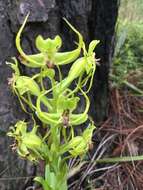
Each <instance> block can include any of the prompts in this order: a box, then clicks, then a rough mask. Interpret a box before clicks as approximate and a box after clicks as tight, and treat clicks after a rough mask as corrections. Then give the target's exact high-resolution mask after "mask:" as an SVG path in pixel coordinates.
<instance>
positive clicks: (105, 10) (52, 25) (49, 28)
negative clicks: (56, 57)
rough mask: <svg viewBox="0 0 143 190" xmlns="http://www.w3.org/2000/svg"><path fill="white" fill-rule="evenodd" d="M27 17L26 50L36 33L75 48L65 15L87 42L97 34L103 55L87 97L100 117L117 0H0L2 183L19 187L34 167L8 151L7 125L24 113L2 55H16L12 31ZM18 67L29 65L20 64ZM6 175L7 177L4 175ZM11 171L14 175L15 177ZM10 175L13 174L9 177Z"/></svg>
mask: <svg viewBox="0 0 143 190" xmlns="http://www.w3.org/2000/svg"><path fill="white" fill-rule="evenodd" d="M28 11H30V12H31V14H30V18H29V20H28V23H27V26H26V28H25V30H24V33H23V37H22V41H23V45H22V46H23V48H24V49H25V51H26V52H27V53H33V52H36V48H35V45H34V39H35V37H36V36H37V35H38V34H42V35H43V36H45V37H47V36H49V37H54V36H55V35H56V34H59V35H60V36H61V37H62V39H63V50H65V49H66V50H69V49H72V48H73V45H74V43H73V41H76V38H75V36H74V34H73V33H71V32H70V30H69V28H68V27H67V25H66V24H65V22H64V21H63V19H62V17H66V18H67V19H68V20H69V21H70V22H71V23H72V24H73V25H74V26H75V27H76V28H77V29H78V30H79V31H80V32H81V33H82V35H83V36H84V39H85V41H86V43H87V44H88V43H89V42H90V41H91V40H93V39H98V40H100V44H99V45H98V47H97V48H96V58H101V60H100V66H97V71H96V74H95V79H94V85H93V88H92V90H91V91H90V93H89V95H90V97H91V110H90V112H91V115H92V117H93V119H94V120H95V122H96V123H100V122H101V121H103V120H104V119H105V118H106V117H107V113H108V72H109V66H110V63H111V58H112V53H113V42H114V30H115V23H116V19H117V13H118V0H108V1H107V0H30V1H29V0H15V1H14V0H1V1H0V77H1V78H0V178H1V179H0V189H1V190H22V189H25V188H26V184H27V179H26V178H17V177H22V176H32V175H34V174H35V168H34V167H33V166H32V165H31V164H29V163H28V162H26V161H24V160H21V159H18V158H17V156H16V154H15V153H12V151H11V149H10V147H9V145H10V144H11V142H10V141H9V138H7V137H6V132H7V131H8V128H9V126H10V125H14V124H15V122H16V121H17V120H18V119H22V118H23V119H24V118H25V119H27V120H28V117H27V116H26V115H25V114H24V113H22V111H21V110H20V105H19V103H18V100H17V98H16V97H14V96H13V95H12V93H11V90H10V88H9V86H8V84H7V78H8V77H11V70H10V69H9V67H8V66H7V65H6V63H5V61H6V60H7V61H8V60H9V58H10V57H12V56H17V55H18V53H17V51H16V48H15V36H16V33H17V31H18V29H19V27H20V24H21V23H22V22H23V19H24V17H25V15H26V14H27V12H28ZM22 72H24V73H27V74H28V73H29V69H27V68H25V67H24V66H22ZM5 177H8V178H9V180H6V179H4V178H5ZM15 177H16V178H17V179H16V180H15ZM10 178H11V179H10Z"/></svg>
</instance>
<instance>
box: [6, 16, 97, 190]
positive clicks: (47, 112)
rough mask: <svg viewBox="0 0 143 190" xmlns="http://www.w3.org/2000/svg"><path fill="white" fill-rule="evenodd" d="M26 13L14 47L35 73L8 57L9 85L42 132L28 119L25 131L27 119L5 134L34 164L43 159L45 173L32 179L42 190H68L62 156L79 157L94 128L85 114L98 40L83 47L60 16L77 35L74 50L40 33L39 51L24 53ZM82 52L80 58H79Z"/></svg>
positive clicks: (86, 146)
mask: <svg viewBox="0 0 143 190" xmlns="http://www.w3.org/2000/svg"><path fill="white" fill-rule="evenodd" d="M28 16H29V14H28V15H27V16H26V18H25V20H24V22H23V24H22V26H21V28H20V30H19V31H18V33H17V36H16V47H17V49H18V51H19V53H20V56H19V60H20V62H21V63H22V64H24V65H25V66H26V67H29V68H38V69H37V71H38V72H37V73H36V74H34V75H33V76H32V77H29V76H24V75H21V73H20V70H19V62H18V60H17V59H16V58H13V63H8V64H10V66H11V68H12V69H13V70H14V73H13V76H12V78H11V79H10V80H9V84H10V85H11V86H12V90H13V92H14V93H15V94H16V95H17V96H18V99H19V101H20V104H21V107H22V109H23V110H24V111H25V112H27V113H29V112H28V111H27V109H26V107H25V105H26V104H27V106H29V108H30V109H31V110H32V113H29V114H30V115H31V117H32V119H33V118H34V116H33V114H35V115H36V116H37V117H38V119H39V120H40V121H41V126H42V127H44V128H45V129H46V130H45V134H44V135H43V136H42V135H40V133H38V128H40V126H38V125H37V124H36V122H35V119H33V120H34V126H33V128H32V130H29V127H28V123H27V122H25V121H18V122H17V123H16V125H15V126H14V127H11V128H10V131H9V132H8V135H9V136H11V137H13V138H14V139H15V143H14V144H13V145H12V148H13V150H16V151H17V153H18V154H19V156H20V157H22V158H25V159H28V160H30V161H32V162H34V163H38V162H39V161H40V160H44V161H45V176H44V177H36V178H35V180H36V181H38V182H39V183H41V185H42V187H43V189H44V190H59V187H60V189H62V190H67V174H68V167H67V160H68V159H70V158H71V157H78V156H79V157H83V156H84V155H85V153H86V152H87V151H88V149H89V146H90V144H91V143H92V134H93V131H94V129H95V126H94V123H93V121H92V120H91V119H89V117H88V110H89V106H90V101H89V98H88V96H87V92H89V90H90V88H91V86H92V82H93V76H94V73H95V69H96V58H95V53H94V49H95V47H96V45H97V44H98V43H99V41H97V40H93V41H92V42H91V43H90V44H89V48H88V51H87V50H86V48H85V43H84V41H83V37H82V35H81V34H80V33H79V32H78V31H77V30H76V29H75V28H74V27H73V26H72V25H71V24H70V23H69V22H68V21H67V20H66V19H65V18H64V20H65V22H66V23H67V24H68V26H69V27H70V28H71V29H72V30H73V32H75V34H77V36H78V43H77V48H76V49H75V50H72V51H68V52H60V51H59V50H60V47H61V45H62V39H61V37H60V36H59V35H57V36H56V37H55V38H54V39H51V38H47V39H44V38H43V37H42V36H41V35H39V36H37V38H36V40H35V43H36V47H37V49H38V50H39V53H37V54H33V55H27V54H26V53H25V52H24V51H23V49H22V47H21V34H22V31H23V29H24V27H25V25H26V22H27V19H28ZM81 53H83V56H82V57H80V58H78V57H79V56H80V54H81ZM67 64H71V67H70V69H69V72H68V74H67V76H66V77H63V75H62V72H61V66H63V65H67ZM55 76H56V77H55ZM57 76H59V77H57ZM55 78H58V80H57V79H55ZM45 79H46V80H47V79H48V81H49V82H48V85H45V81H46V80H45ZM73 82H75V83H76V85H75V88H74V89H72V88H71V84H73ZM87 84H89V87H88V89H87V90H86V91H85V90H83V87H84V86H86V85H87ZM47 86H48V87H47ZM79 92H80V93H81V94H82V95H83V97H84V98H85V109H84V111H83V112H82V113H77V107H78V104H79V101H80V98H79V96H78V93H79ZM87 121H88V123H89V124H88V126H87V128H86V129H85V130H83V132H82V134H81V135H78V136H77V135H75V130H74V128H75V127H76V126H78V125H81V124H83V123H85V122H87Z"/></svg>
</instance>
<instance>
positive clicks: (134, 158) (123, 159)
mask: <svg viewBox="0 0 143 190" xmlns="http://www.w3.org/2000/svg"><path fill="white" fill-rule="evenodd" d="M141 160H143V155H141V156H123V157H114V158H103V159H99V160H96V161H95V162H96V163H119V162H133V161H141Z"/></svg>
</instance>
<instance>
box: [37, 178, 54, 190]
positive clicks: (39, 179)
mask: <svg viewBox="0 0 143 190" xmlns="http://www.w3.org/2000/svg"><path fill="white" fill-rule="evenodd" d="M34 181H36V182H38V183H40V184H41V185H42V187H43V189H44V190H53V189H51V188H50V187H49V185H48V182H47V181H45V180H44V178H43V177H35V178H34Z"/></svg>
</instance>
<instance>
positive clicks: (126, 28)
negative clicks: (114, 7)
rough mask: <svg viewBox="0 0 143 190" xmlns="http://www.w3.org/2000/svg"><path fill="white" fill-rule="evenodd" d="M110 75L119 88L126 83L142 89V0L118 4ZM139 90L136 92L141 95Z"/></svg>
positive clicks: (122, 1)
mask: <svg viewBox="0 0 143 190" xmlns="http://www.w3.org/2000/svg"><path fill="white" fill-rule="evenodd" d="M111 73H112V74H111V79H112V81H113V85H116V86H118V87H119V86H121V85H122V84H125V83H126V82H127V81H128V82H131V83H132V84H134V85H135V86H134V87H138V88H141V89H142V87H143V85H142V84H143V1H142V0H121V2H120V9H119V17H118V22H117V25H116V42H115V51H114V59H113V67H112V68H111ZM125 81H126V82H125ZM127 85H128V84H127ZM130 87H131V88H132V87H133V86H132V85H131V86H130ZM135 89H136V88H135ZM141 89H140V90H139V91H138V90H137V91H138V92H140V93H141V92H142V91H141Z"/></svg>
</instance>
